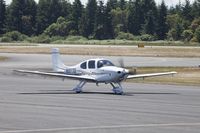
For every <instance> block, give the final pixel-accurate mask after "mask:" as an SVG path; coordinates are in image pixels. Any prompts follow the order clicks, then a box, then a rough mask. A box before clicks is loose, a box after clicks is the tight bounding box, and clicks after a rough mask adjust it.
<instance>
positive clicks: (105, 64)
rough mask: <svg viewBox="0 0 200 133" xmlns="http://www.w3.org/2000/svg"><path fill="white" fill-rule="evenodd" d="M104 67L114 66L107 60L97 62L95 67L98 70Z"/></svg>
mask: <svg viewBox="0 0 200 133" xmlns="http://www.w3.org/2000/svg"><path fill="white" fill-rule="evenodd" d="M104 66H114V65H113V63H112V62H110V61H108V60H99V61H98V62H97V67H98V68H101V67H104Z"/></svg>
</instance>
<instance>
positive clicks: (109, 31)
mask: <svg viewBox="0 0 200 133" xmlns="http://www.w3.org/2000/svg"><path fill="white" fill-rule="evenodd" d="M112 6H113V4H112V2H111V0H109V1H108V2H107V4H106V8H105V23H104V26H105V39H111V38H114V27H113V25H112V15H111V10H112Z"/></svg>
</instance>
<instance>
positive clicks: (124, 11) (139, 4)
mask: <svg viewBox="0 0 200 133" xmlns="http://www.w3.org/2000/svg"><path fill="white" fill-rule="evenodd" d="M12 31H18V32H20V33H22V34H24V35H27V36H38V35H41V34H45V35H48V36H49V37H52V36H61V37H65V36H68V35H78V36H84V37H86V38H89V39H99V40H102V39H114V38H119V39H130V40H131V39H132V40H134V39H135V40H136V39H138V38H140V39H141V38H143V40H145V39H147V40H166V39H168V40H184V41H194V42H197V41H199V42H200V0H195V1H194V2H193V3H190V1H189V0H185V3H184V4H181V3H179V4H177V5H176V6H173V7H167V6H166V4H165V2H164V0H163V1H162V3H161V4H160V5H157V4H156V3H155V1H154V0H129V1H126V0H108V1H107V2H106V3H104V2H103V0H98V1H97V0H88V2H87V4H86V6H84V5H83V4H82V3H81V1H80V0H75V1H74V2H73V3H70V2H69V1H67V0H39V2H38V3H36V2H35V1H34V0H12V2H11V4H10V5H8V6H6V4H5V1H4V0H0V35H1V36H2V35H3V34H6V33H8V32H12Z"/></svg>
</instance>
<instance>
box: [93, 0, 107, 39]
mask: <svg viewBox="0 0 200 133" xmlns="http://www.w3.org/2000/svg"><path fill="white" fill-rule="evenodd" d="M104 15H105V7H104V3H103V1H102V0H100V1H99V2H98V5H97V17H96V22H95V35H94V36H95V38H96V39H100V40H101V39H104V37H105V25H104V23H105V16H104Z"/></svg>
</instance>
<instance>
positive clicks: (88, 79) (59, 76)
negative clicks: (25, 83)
mask: <svg viewBox="0 0 200 133" xmlns="http://www.w3.org/2000/svg"><path fill="white" fill-rule="evenodd" d="M14 72H19V73H26V74H35V75H41V76H49V77H57V78H63V79H65V78H69V79H76V80H87V81H93V82H95V81H96V80H95V78H94V77H92V76H90V75H67V74H63V73H55V72H40V71H29V70H14Z"/></svg>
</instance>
